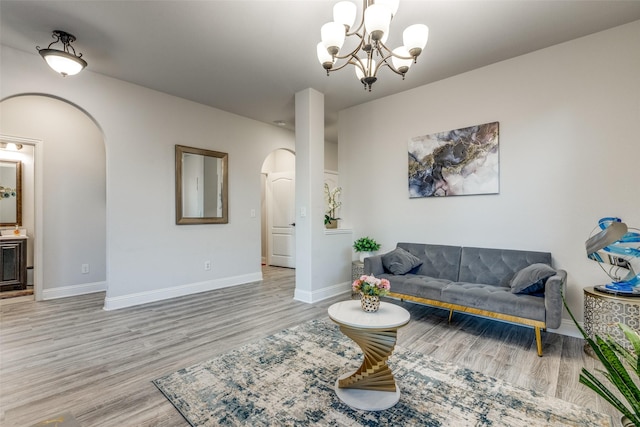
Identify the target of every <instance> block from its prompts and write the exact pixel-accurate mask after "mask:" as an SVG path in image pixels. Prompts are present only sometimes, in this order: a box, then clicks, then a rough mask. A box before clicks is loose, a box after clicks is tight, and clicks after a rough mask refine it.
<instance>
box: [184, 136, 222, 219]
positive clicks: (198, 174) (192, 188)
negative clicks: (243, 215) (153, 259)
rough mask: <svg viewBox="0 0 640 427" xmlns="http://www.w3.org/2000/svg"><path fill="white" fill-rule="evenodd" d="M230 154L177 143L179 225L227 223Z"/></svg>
mask: <svg viewBox="0 0 640 427" xmlns="http://www.w3.org/2000/svg"><path fill="white" fill-rule="evenodd" d="M228 157H229V155H228V154H227V153H221V152H219V151H211V150H204V149H202V148H193V147H186V146H184V145H176V224H227V223H228V222H229V217H228V214H227V213H228V210H229V206H228V204H229V202H228V186H229V185H228V168H229V166H228Z"/></svg>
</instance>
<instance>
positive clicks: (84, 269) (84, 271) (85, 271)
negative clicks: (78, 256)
mask: <svg viewBox="0 0 640 427" xmlns="http://www.w3.org/2000/svg"><path fill="white" fill-rule="evenodd" d="M81 271H82V274H89V264H82V268H81Z"/></svg>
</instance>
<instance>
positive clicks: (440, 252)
mask: <svg viewBox="0 0 640 427" xmlns="http://www.w3.org/2000/svg"><path fill="white" fill-rule="evenodd" d="M397 246H398V247H399V248H402V249H404V250H405V251H407V252H409V253H411V254H412V255H414V256H416V257H418V258H420V259H421V260H422V261H423V263H422V265H421V266H420V267H419V268H418V269H417V271H416V272H415V273H416V274H418V275H421V276H429V277H436V278H439V279H446V280H451V281H453V282H455V281H457V280H458V270H460V252H461V251H462V248H461V247H460V246H447V245H430V244H425V243H404V242H400V243H398V245H397Z"/></svg>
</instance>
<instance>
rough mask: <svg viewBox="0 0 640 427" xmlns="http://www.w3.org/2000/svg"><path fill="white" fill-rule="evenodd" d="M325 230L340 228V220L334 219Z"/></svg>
mask: <svg viewBox="0 0 640 427" xmlns="http://www.w3.org/2000/svg"><path fill="white" fill-rule="evenodd" d="M324 226H325V228H331V229H333V228H338V220H337V219H332V220H331V221H329V222H328V223H327V224H325V225H324Z"/></svg>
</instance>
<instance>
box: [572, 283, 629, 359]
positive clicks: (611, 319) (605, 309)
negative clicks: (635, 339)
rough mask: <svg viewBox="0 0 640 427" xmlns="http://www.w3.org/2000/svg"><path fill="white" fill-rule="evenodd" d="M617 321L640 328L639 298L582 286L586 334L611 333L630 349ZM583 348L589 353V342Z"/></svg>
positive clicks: (604, 334)
mask: <svg viewBox="0 0 640 427" xmlns="http://www.w3.org/2000/svg"><path fill="white" fill-rule="evenodd" d="M617 323H624V324H625V325H627V326H629V327H630V328H631V329H635V330H636V331H637V330H640V298H638V297H623V296H619V295H614V294H607V293H604V292H598V291H596V290H595V289H594V287H593V286H591V287H588V288H584V330H585V332H586V333H587V335H589V337H590V338H594V337H595V335H599V336H600V337H602V338H605V337H606V336H607V335H611V337H612V338H614V339H615V340H616V341H617V342H618V343H620V344H621V345H622V346H624V347H625V348H627V349H629V350H632V349H633V348H632V347H631V343H629V341H627V339H626V338H625V336H624V334H623V333H622V331H621V330H620V328H618V326H617V325H616V324H617ZM585 350H587V352H589V354H591V353H590V351H591V348H590V347H589V344H586V345H585Z"/></svg>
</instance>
